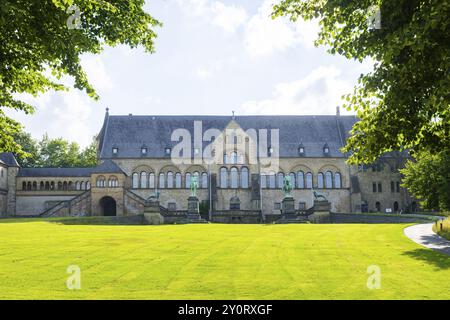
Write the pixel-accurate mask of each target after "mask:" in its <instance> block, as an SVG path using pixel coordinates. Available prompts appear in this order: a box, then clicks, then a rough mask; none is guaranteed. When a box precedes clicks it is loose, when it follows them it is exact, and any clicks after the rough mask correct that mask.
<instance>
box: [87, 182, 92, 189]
mask: <svg viewBox="0 0 450 320" xmlns="http://www.w3.org/2000/svg"><path fill="white" fill-rule="evenodd" d="M86 190H91V183H90V182H89V181H88V182H86Z"/></svg>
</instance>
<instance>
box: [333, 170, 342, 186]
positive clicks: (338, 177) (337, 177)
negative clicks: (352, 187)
mask: <svg viewBox="0 0 450 320" xmlns="http://www.w3.org/2000/svg"><path fill="white" fill-rule="evenodd" d="M334 187H335V188H337V189H340V188H342V181H341V174H340V173H339V172H336V173H335V174H334Z"/></svg>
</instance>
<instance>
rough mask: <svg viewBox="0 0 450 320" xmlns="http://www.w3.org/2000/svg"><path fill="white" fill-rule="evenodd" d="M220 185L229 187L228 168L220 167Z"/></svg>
mask: <svg viewBox="0 0 450 320" xmlns="http://www.w3.org/2000/svg"><path fill="white" fill-rule="evenodd" d="M220 187H221V188H224V189H225V188H227V187H228V170H227V168H224V167H222V168H220Z"/></svg>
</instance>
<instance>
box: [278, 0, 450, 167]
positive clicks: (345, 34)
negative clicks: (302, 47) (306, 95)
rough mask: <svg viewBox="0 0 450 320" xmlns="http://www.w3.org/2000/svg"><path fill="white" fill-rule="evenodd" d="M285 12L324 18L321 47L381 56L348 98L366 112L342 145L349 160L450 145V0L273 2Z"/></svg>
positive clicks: (361, 160)
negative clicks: (375, 22)
mask: <svg viewBox="0 0 450 320" xmlns="http://www.w3.org/2000/svg"><path fill="white" fill-rule="evenodd" d="M372 5H378V7H371V6H372ZM378 12H379V14H380V15H379V16H380V17H381V25H375V28H371V27H370V23H368V20H369V21H370V18H371V17H372V16H376V14H377V13H378ZM374 14H375V15H374ZM278 16H289V17H290V18H291V20H293V21H296V20H297V19H298V18H303V19H306V20H310V19H318V20H319V23H320V26H321V31H320V33H319V36H318V39H317V40H316V45H326V46H328V47H329V52H330V53H332V54H335V53H338V54H340V55H343V56H345V57H347V58H349V59H356V60H359V61H363V60H364V59H366V58H372V59H374V60H375V61H376V63H375V66H374V69H373V71H372V72H370V73H368V74H366V75H361V77H360V78H359V81H358V84H357V85H356V86H355V89H354V92H353V94H348V95H346V96H345V99H346V107H347V108H348V109H354V110H355V111H356V112H357V116H358V117H359V118H360V121H359V122H357V123H356V124H355V125H354V126H353V129H352V131H351V134H350V137H349V138H348V140H347V144H346V146H345V148H344V149H343V150H344V151H345V152H349V153H350V157H349V162H350V163H371V162H373V161H375V159H376V158H377V157H378V156H380V155H382V154H383V153H386V152H388V151H392V150H404V149H410V150H412V151H417V152H420V151H423V152H432V153H435V152H440V151H441V150H443V149H448V148H449V146H450V90H449V88H450V72H449V70H450V19H449V17H450V2H449V1H448V0H398V1H390V0H378V1H374V0H349V1H341V0H339V1H338V0H334V1H322V0H283V1H281V3H280V4H278V5H275V6H274V11H273V17H274V18H275V17H278Z"/></svg>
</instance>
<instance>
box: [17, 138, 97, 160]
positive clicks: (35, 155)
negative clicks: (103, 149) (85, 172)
mask: <svg viewBox="0 0 450 320" xmlns="http://www.w3.org/2000/svg"><path fill="white" fill-rule="evenodd" d="M14 139H15V141H17V143H19V144H20V145H21V146H22V150H23V151H24V152H25V155H24V154H16V158H17V161H18V162H19V164H20V166H21V167H24V168H29V167H45V168H58V167H93V166H96V165H97V142H96V140H95V137H94V139H93V141H92V143H91V144H90V145H89V146H88V147H86V148H85V149H83V150H80V147H79V145H78V144H77V143H76V142H69V141H67V140H64V139H63V138H56V139H49V138H48V136H47V135H44V136H43V137H42V139H41V140H40V141H36V140H35V139H33V138H32V137H31V135H30V134H29V133H26V132H23V131H20V132H19V133H17V134H16V135H15V136H14Z"/></svg>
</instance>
